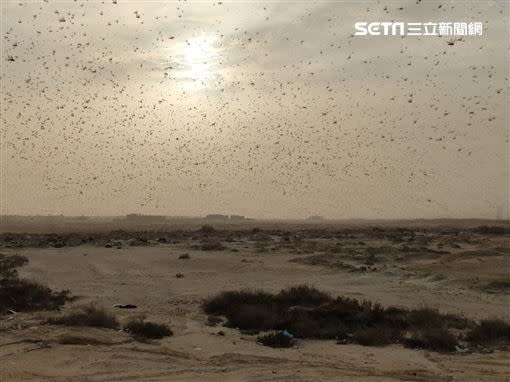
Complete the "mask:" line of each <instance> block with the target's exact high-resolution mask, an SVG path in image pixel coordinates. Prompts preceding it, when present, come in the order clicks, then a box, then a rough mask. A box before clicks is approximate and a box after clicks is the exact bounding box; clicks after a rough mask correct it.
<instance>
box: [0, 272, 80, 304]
mask: <svg viewBox="0 0 510 382" xmlns="http://www.w3.org/2000/svg"><path fill="white" fill-rule="evenodd" d="M70 299H71V298H70V297H69V291H67V290H65V291H60V292H55V291H53V290H51V289H50V288H48V287H47V286H44V285H42V284H39V283H37V282H34V281H29V280H24V279H18V278H13V279H7V280H2V281H1V282H0V311H6V310H8V309H12V310H14V311H17V312H30V311H36V310H56V309H59V308H60V307H61V306H63V305H64V304H65V303H66V302H67V301H69V300H70Z"/></svg>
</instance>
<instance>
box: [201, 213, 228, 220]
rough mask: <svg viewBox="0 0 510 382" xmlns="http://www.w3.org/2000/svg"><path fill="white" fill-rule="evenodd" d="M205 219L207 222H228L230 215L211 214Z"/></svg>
mask: <svg viewBox="0 0 510 382" xmlns="http://www.w3.org/2000/svg"><path fill="white" fill-rule="evenodd" d="M205 218H206V219H207V220H228V215H221V214H209V215H207V216H206V217H205Z"/></svg>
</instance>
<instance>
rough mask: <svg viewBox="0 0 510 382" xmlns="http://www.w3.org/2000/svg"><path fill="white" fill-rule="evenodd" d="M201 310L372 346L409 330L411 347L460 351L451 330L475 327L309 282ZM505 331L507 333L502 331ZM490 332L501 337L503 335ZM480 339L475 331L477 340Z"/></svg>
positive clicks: (225, 295) (216, 300) (234, 297)
mask: <svg viewBox="0 0 510 382" xmlns="http://www.w3.org/2000/svg"><path fill="white" fill-rule="evenodd" d="M202 309H203V310H204V311H205V312H206V313H207V314H210V315H214V316H224V317H225V318H226V324H225V325H226V326H229V327H235V328H239V329H241V330H244V331H246V330H264V331H266V330H273V331H281V330H288V331H289V332H290V333H292V334H293V335H294V336H295V337H296V338H318V339H334V338H336V339H338V340H339V341H341V343H348V342H355V343H359V344H362V345H369V346H383V345H387V344H390V343H400V342H401V341H402V338H403V334H404V333H407V337H406V339H405V340H404V342H405V343H406V346H410V347H420V348H425V349H430V350H435V351H440V352H449V351H455V349H456V346H457V338H456V337H455V336H454V335H453V334H451V333H450V332H449V329H453V328H455V329H469V328H471V327H473V326H474V323H473V322H472V321H470V320H468V319H465V318H463V317H460V316H456V315H452V314H441V313H439V312H438V311H437V310H434V309H430V308H420V309H413V310H407V309H402V308H396V307H389V308H384V307H383V306H381V305H380V304H377V303H372V302H371V301H361V302H360V301H358V300H356V299H353V298H347V297H337V298H333V297H331V296H330V295H329V294H327V293H324V292H321V291H319V290H317V289H315V288H313V287H310V286H307V285H298V286H295V287H291V288H287V289H284V290H282V291H281V292H279V293H277V294H271V293H267V292H264V291H250V290H242V291H229V292H222V293H220V294H218V295H216V296H214V297H211V298H209V299H207V300H205V301H204V302H203V305H202ZM484 328H485V327H484ZM479 330H481V329H479ZM503 332H504V333H506V332H505V331H504V330H499V331H498V333H503ZM473 333H475V332H473ZM490 333H492V332H490ZM491 336H493V337H497V338H501V334H497V335H493V334H491ZM475 337H476V336H475V335H474V334H473V336H472V338H473V339H474V338H475Z"/></svg>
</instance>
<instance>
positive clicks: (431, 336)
mask: <svg viewBox="0 0 510 382" xmlns="http://www.w3.org/2000/svg"><path fill="white" fill-rule="evenodd" d="M404 345H405V346H406V347H409V348H420V349H428V350H433V351H437V352H441V353H450V352H454V351H455V350H456V349H457V346H458V342H457V339H456V338H455V336H454V335H453V334H451V333H450V332H449V331H448V330H447V329H445V328H426V329H423V330H420V331H417V332H415V333H413V334H412V336H411V337H410V338H408V339H406V340H404Z"/></svg>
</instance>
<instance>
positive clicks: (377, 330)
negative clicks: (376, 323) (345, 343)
mask: <svg viewBox="0 0 510 382" xmlns="http://www.w3.org/2000/svg"><path fill="white" fill-rule="evenodd" d="M399 338H400V333H399V332H398V331H397V330H395V329H390V328H386V327H373V328H365V329H361V330H358V331H357V332H355V333H354V335H353V336H352V340H353V341H354V342H356V343H358V344H360V345H363V346H385V345H389V344H391V343H394V342H396V341H398V339H399Z"/></svg>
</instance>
